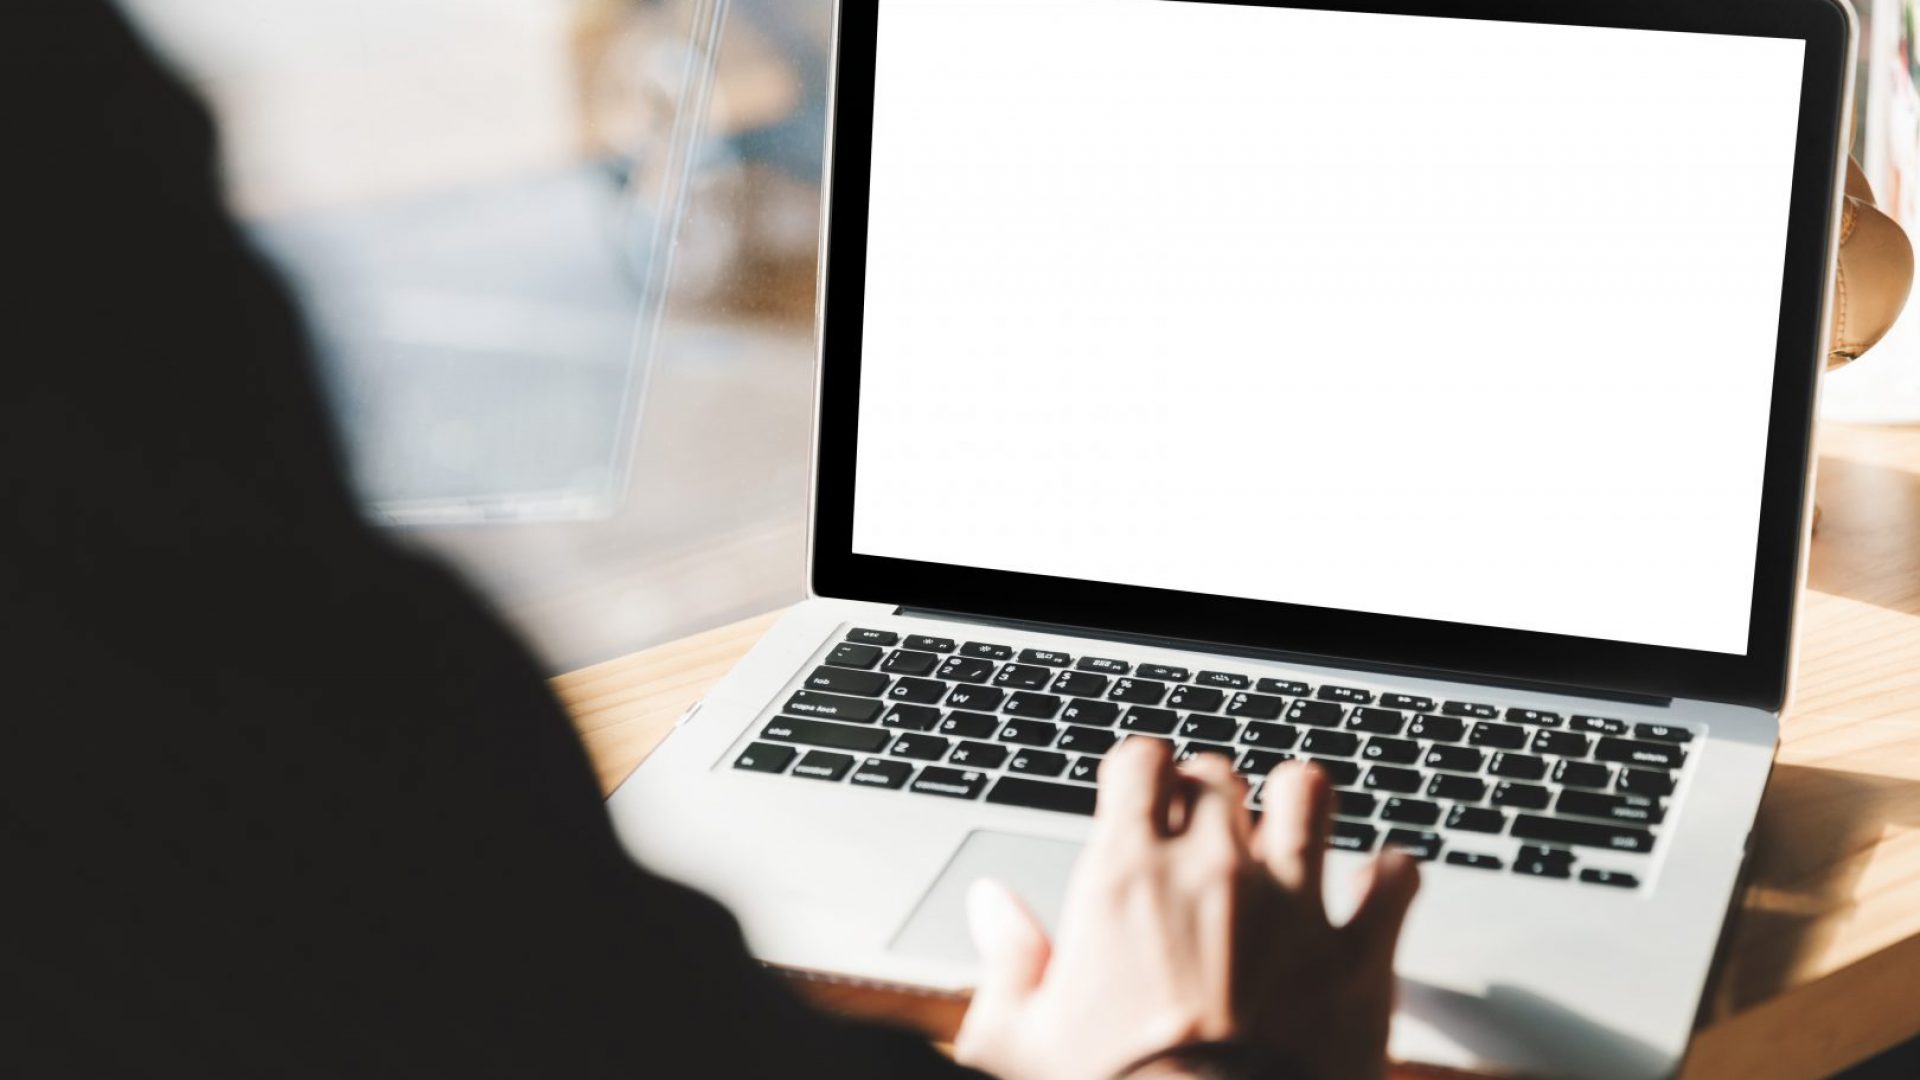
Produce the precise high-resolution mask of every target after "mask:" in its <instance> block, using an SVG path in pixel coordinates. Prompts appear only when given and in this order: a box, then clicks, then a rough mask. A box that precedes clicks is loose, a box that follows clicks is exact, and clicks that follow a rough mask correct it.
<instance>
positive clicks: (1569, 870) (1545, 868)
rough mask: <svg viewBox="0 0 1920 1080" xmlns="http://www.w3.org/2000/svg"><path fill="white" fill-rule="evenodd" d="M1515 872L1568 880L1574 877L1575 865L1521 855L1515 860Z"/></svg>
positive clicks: (1558, 860) (1557, 860) (1559, 860)
mask: <svg viewBox="0 0 1920 1080" xmlns="http://www.w3.org/2000/svg"><path fill="white" fill-rule="evenodd" d="M1513 872H1514V873H1516V874H1530V875H1532V876H1533V877H1547V878H1568V877H1572V876H1573V864H1572V863H1571V862H1568V861H1567V860H1565V859H1537V858H1532V857H1529V856H1527V855H1521V856H1520V857H1519V858H1517V859H1515V860H1513Z"/></svg>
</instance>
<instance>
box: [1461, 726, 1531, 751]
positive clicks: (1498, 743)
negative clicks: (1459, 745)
mask: <svg viewBox="0 0 1920 1080" xmlns="http://www.w3.org/2000/svg"><path fill="white" fill-rule="evenodd" d="M1467 744H1468V745H1470V746H1484V747H1486V748H1487V749H1489V750H1518V749H1520V748H1521V747H1523V746H1525V745H1527V729H1526V728H1523V727H1515V726H1514V725H1512V724H1475V725H1473V733H1472V734H1470V735H1468V736H1467Z"/></svg>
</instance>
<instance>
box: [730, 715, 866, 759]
mask: <svg viewBox="0 0 1920 1080" xmlns="http://www.w3.org/2000/svg"><path fill="white" fill-rule="evenodd" d="M760 734H761V736H762V737H764V738H768V739H772V740H774V741H775V742H785V743H799V744H800V745H802V746H824V747H826V748H827V749H829V750H857V751H859V752H860V753H863V754H872V753H877V752H878V751H879V750H880V748H881V747H883V746H885V745H887V742H888V740H890V739H892V738H893V732H891V731H881V730H880V729H879V728H870V727H853V726H852V725H850V724H829V723H825V722H822V721H819V720H800V719H796V718H794V717H791V716H779V717H775V718H774V719H773V720H771V721H769V722H768V723H767V726H766V728H765V729H763V730H762V731H761V732H760Z"/></svg>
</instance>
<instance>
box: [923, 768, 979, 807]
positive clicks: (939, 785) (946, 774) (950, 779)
mask: <svg viewBox="0 0 1920 1080" xmlns="http://www.w3.org/2000/svg"><path fill="white" fill-rule="evenodd" d="M986 786H987V774H985V773H982V772H975V771H974V770H972V769H967V770H961V769H948V768H944V767H942V766H939V765H928V766H927V767H925V768H923V769H921V770H920V775H919V776H916V777H914V778H913V783H912V784H910V785H908V787H907V790H909V791H917V792H919V793H921V794H922V795H945V796H946V797H948V798H950V799H975V798H979V796H980V789H981V788H984V787H986Z"/></svg>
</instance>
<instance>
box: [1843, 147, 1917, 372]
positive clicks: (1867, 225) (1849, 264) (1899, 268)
mask: <svg viewBox="0 0 1920 1080" xmlns="http://www.w3.org/2000/svg"><path fill="white" fill-rule="evenodd" d="M1912 287H1913V246H1912V245H1911V244H1910V243H1908V242H1907V234H1906V233H1905V232H1904V231H1903V230H1902V229H1901V228H1900V223H1899V222H1897V221H1895V220H1893V219H1892V218H1890V217H1888V216H1887V215H1885V214H1883V213H1881V212H1880V210H1879V208H1878V207H1876V206H1875V205H1874V201H1873V189H1872V188H1870V187H1868V186H1867V176H1866V174H1865V173H1863V172H1861V171H1860V166H1859V164H1858V163H1856V162H1854V161H1853V160H1852V159H1848V161H1847V197H1846V205H1845V206H1844V207H1843V208H1842V210H1841V216H1840V264H1839V265H1838V266H1837V267H1835V269H1834V282H1833V341H1832V343H1831V345H1830V346H1829V347H1828V350H1827V367H1828V368H1830V369H1831V368H1837V367H1839V366H1841V365H1842V364H1845V363H1847V362H1849V361H1851V360H1853V359H1855V358H1857V357H1858V356H1859V355H1860V354H1861V353H1863V352H1866V351H1867V350H1868V349H1870V348H1872V347H1873V344H1874V342H1877V341H1879V340H1880V339H1881V338H1882V337H1884V336H1886V333H1887V331H1888V330H1889V329H1891V328H1892V326H1893V320H1894V319H1896V318H1898V317H1899V315H1900V309H1901V308H1903V307H1905V306H1906V303H1907V293H1908V291H1909V290H1911V289H1912Z"/></svg>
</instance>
